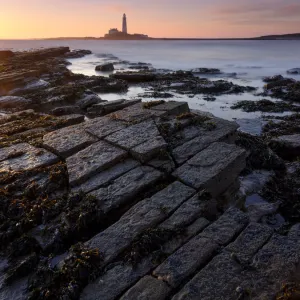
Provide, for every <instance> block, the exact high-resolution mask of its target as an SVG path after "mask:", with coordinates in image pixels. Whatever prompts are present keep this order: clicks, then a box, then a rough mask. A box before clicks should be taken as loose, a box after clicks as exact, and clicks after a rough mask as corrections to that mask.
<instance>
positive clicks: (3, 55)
mask: <svg viewBox="0 0 300 300" xmlns="http://www.w3.org/2000/svg"><path fill="white" fill-rule="evenodd" d="M14 55H15V54H14V53H13V52H12V51H10V50H1V51H0V59H7V58H10V57H13V56H14Z"/></svg>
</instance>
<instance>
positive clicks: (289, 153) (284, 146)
mask: <svg viewBox="0 0 300 300" xmlns="http://www.w3.org/2000/svg"><path fill="white" fill-rule="evenodd" d="M269 147H270V148H271V149H272V150H273V151H274V152H275V153H276V154H278V156H280V157H281V158H283V159H286V160H293V159H295V158H297V157H299V156H300V134H293V135H283V136H279V137H278V138H273V139H272V140H271V141H270V143H269Z"/></svg>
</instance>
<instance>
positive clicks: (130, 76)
mask: <svg viewBox="0 0 300 300" xmlns="http://www.w3.org/2000/svg"><path fill="white" fill-rule="evenodd" d="M111 77H112V78H116V79H122V80H126V81H128V82H134V83H138V82H147V81H153V80H154V79H155V78H156V75H155V74H152V73H140V72H132V73H131V72H127V73H125V72H124V73H116V74H113V75H111Z"/></svg>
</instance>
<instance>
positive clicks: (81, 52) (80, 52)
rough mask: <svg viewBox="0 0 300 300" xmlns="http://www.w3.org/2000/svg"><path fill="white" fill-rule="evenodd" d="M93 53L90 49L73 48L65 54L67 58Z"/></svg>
mask: <svg viewBox="0 0 300 300" xmlns="http://www.w3.org/2000/svg"><path fill="white" fill-rule="evenodd" d="M90 54H92V51H90V50H72V51H70V52H67V53H65V54H64V57H65V58H68V59H70V58H81V57H84V56H86V55H90Z"/></svg>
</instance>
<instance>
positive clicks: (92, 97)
mask: <svg viewBox="0 0 300 300" xmlns="http://www.w3.org/2000/svg"><path fill="white" fill-rule="evenodd" d="M100 102H106V100H102V99H101V98H100V97H99V96H98V95H97V94H84V95H83V97H82V98H81V99H79V100H78V101H77V102H76V104H77V105H78V106H79V107H80V108H81V109H87V108H88V107H90V106H92V105H95V104H98V103H100Z"/></svg>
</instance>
